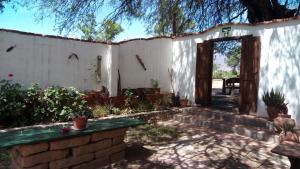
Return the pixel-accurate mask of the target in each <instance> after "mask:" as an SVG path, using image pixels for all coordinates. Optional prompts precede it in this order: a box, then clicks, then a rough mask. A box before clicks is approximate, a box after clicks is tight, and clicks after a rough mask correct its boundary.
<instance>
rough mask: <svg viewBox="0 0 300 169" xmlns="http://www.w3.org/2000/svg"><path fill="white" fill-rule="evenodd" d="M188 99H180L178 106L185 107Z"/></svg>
mask: <svg viewBox="0 0 300 169" xmlns="http://www.w3.org/2000/svg"><path fill="white" fill-rule="evenodd" d="M188 102H189V100H187V99H181V100H180V106H181V107H187V105H188Z"/></svg>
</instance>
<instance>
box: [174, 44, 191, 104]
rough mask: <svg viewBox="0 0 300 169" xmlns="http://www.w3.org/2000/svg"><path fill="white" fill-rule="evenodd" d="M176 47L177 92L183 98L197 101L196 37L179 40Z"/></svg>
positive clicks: (175, 86)
mask: <svg viewBox="0 0 300 169" xmlns="http://www.w3.org/2000/svg"><path fill="white" fill-rule="evenodd" d="M177 45H178V46H176V47H175V49H176V50H177V55H175V56H174V57H173V70H174V77H175V80H174V82H175V84H174V88H175V92H176V93H177V92H179V94H180V97H181V98H185V97H186V98H187V99H189V100H190V101H192V102H194V101H195V72H196V42H195V40H194V39H190V40H184V41H178V42H177Z"/></svg>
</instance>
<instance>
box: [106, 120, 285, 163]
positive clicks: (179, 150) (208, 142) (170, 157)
mask: <svg viewBox="0 0 300 169" xmlns="http://www.w3.org/2000/svg"><path fill="white" fill-rule="evenodd" d="M163 124H165V125H169V126H173V127H177V128H180V130H181V131H182V132H183V133H182V136H181V137H180V138H179V139H177V140H175V141H173V142H169V143H162V144H159V145H144V146H131V147H128V148H127V151H126V160H125V161H123V162H121V163H120V164H117V165H114V166H113V167H108V168H134V169H135V168H140V169H147V168H149V169H150V168H164V169H165V168H178V169H185V168H186V169H193V168H203V169H204V168H205V169H207V168H209V169H211V168H228V169H229V168H230V169H232V168H241V169H243V168H246V169H247V168H261V169H263V168H266V169H272V168H274V169H275V168H276V169H278V168H280V169H284V168H289V165H290V164H289V161H288V159H287V158H286V157H283V156H279V155H276V154H273V153H271V152H270V150H271V149H272V148H273V147H274V146H275V144H267V143H264V142H259V141H255V140H253V139H250V138H247V137H243V136H238V135H235V134H231V133H221V132H217V131H214V130H210V129H206V128H199V127H193V126H186V125H182V124H178V123H175V122H173V121H168V122H164V123H163Z"/></svg>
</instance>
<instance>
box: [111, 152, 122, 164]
mask: <svg viewBox="0 0 300 169" xmlns="http://www.w3.org/2000/svg"><path fill="white" fill-rule="evenodd" d="M124 157H125V151H121V152H118V153H114V154H112V155H110V162H111V163H113V162H117V161H120V160H123V159H124Z"/></svg>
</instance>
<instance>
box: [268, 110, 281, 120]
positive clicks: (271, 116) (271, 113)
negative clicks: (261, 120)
mask: <svg viewBox="0 0 300 169" xmlns="http://www.w3.org/2000/svg"><path fill="white" fill-rule="evenodd" d="M267 112H268V115H269V119H270V121H273V120H274V119H275V118H276V117H278V114H279V112H280V111H279V109H278V108H277V107H273V106H268V107H267Z"/></svg>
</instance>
